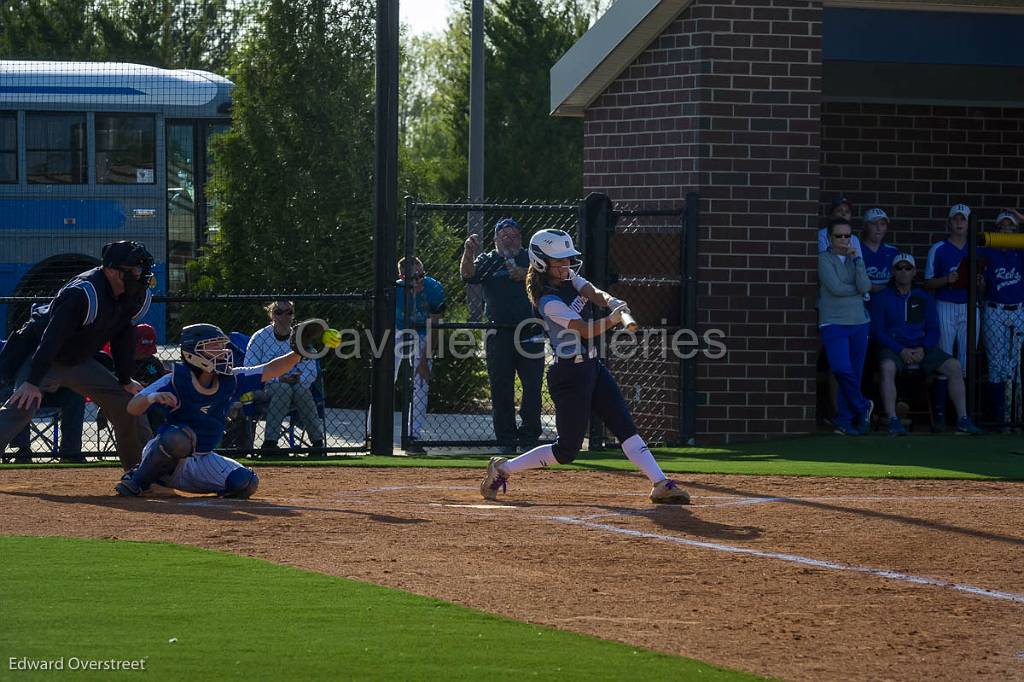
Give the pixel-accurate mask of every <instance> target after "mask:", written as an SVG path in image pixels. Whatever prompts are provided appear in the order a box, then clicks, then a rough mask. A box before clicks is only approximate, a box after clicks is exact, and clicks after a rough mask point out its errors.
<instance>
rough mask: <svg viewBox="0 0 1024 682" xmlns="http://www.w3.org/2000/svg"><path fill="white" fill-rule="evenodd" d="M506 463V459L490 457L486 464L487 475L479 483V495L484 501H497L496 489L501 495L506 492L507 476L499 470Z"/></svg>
mask: <svg viewBox="0 0 1024 682" xmlns="http://www.w3.org/2000/svg"><path fill="white" fill-rule="evenodd" d="M507 461H508V458H506V457H491V461H490V462H489V463H488V464H487V475H486V476H484V480H482V481H480V494H481V495H483V496H484V499H485V500H496V499H498V488H501V492H503V493H505V492H508V474H506V473H505V472H503V471H502V470H501V467H502V466H503V465H504V464H505V462H507Z"/></svg>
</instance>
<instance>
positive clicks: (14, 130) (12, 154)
mask: <svg viewBox="0 0 1024 682" xmlns="http://www.w3.org/2000/svg"><path fill="white" fill-rule="evenodd" d="M17 181H18V117H17V116H16V115H15V114H0V183H13V182H17Z"/></svg>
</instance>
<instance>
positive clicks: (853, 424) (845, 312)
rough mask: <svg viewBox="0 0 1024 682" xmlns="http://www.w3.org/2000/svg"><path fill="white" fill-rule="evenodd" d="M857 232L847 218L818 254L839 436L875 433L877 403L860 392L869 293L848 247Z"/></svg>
mask: <svg viewBox="0 0 1024 682" xmlns="http://www.w3.org/2000/svg"><path fill="white" fill-rule="evenodd" d="M852 237H853V228H852V227H850V221H849V220H847V219H845V218H833V219H832V222H831V225H829V239H830V240H831V242H832V245H831V246H830V247H829V249H828V251H825V252H824V253H820V254H818V280H819V283H820V288H819V298H818V327H819V328H820V329H821V338H822V342H823V343H824V345H825V353H826V355H827V356H828V363H829V366H830V367H831V368H832V373H833V375H835V378H836V382H837V383H838V385H839V392H838V396H837V399H836V418H835V420H834V426H835V432H836V433H839V434H842V435H846V436H859V435H861V434H863V433H867V431H868V430H869V429H870V428H871V412H872V410H873V409H874V403H872V402H871V401H870V400H868V399H867V398H865V397H864V395H863V394H862V393H861V390H860V381H861V375H862V374H863V372H864V356H865V354H866V353H867V347H868V333H869V327H870V324H869V322H870V317H869V316H868V314H867V311H866V310H865V309H864V294H865V293H867V291H868V290H869V289H870V288H871V281H870V280H869V279H868V275H867V271H866V270H865V268H864V259H863V258H861V257H860V256H859V255H857V252H856V251H855V250H854V249H853V247H852V246H851V245H850V241H851V238H852Z"/></svg>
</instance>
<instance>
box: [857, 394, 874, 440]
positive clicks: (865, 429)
mask: <svg viewBox="0 0 1024 682" xmlns="http://www.w3.org/2000/svg"><path fill="white" fill-rule="evenodd" d="M874 411H875V401H874V400H869V401H868V409H867V410H866V411H865V412H864V414H863V416H861V418H860V419H858V420H857V423H856V425H855V428H856V429H857V430H858V431H859V432H860V435H862V436H864V435H867V434H869V433H871V413H872V412H874Z"/></svg>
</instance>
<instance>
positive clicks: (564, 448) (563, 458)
mask: <svg viewBox="0 0 1024 682" xmlns="http://www.w3.org/2000/svg"><path fill="white" fill-rule="evenodd" d="M580 445H582V443H581V444H580ZM551 453H552V454H553V455H554V456H555V461H557V462H558V463H559V464H572V461H573V460H574V459H576V455H578V454H580V446H579V445H577V446H576V447H573V446H571V445H566V444H565V443H562V442H560V441H555V442H554V444H552V446H551Z"/></svg>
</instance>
